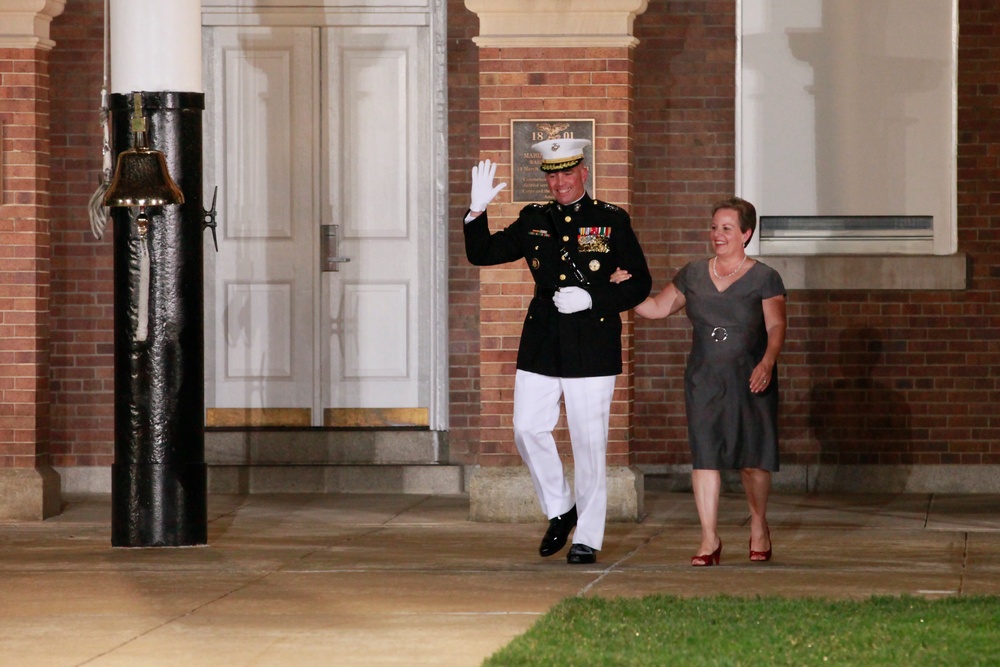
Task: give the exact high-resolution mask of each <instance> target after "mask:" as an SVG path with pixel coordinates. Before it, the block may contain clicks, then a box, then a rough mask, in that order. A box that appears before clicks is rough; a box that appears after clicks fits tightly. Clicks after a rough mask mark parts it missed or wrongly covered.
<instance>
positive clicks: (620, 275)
mask: <svg viewBox="0 0 1000 667" xmlns="http://www.w3.org/2000/svg"><path fill="white" fill-rule="evenodd" d="M631 277H632V274H631V273H629V272H628V271H626V270H625V269H623V268H621V267H618V268H617V269H615V272H614V273H612V274H611V278H610V280H611V282H613V283H615V284H616V285H617V284H618V283H623V282H625V281H626V280H628V279H629V278H631Z"/></svg>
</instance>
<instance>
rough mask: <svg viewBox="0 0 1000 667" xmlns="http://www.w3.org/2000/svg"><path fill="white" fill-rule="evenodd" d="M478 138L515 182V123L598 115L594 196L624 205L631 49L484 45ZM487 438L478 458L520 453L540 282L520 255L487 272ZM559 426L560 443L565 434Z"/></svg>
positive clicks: (512, 207) (620, 436) (506, 219)
mask: <svg viewBox="0 0 1000 667" xmlns="http://www.w3.org/2000/svg"><path fill="white" fill-rule="evenodd" d="M479 68H480V70H479V83H480V91H479V92H480V113H479V121H480V127H479V132H480V138H479V147H480V151H481V153H482V156H483V157H484V158H490V159H492V160H493V161H495V162H497V164H498V169H497V181H498V182H500V181H506V182H508V183H510V182H511V162H510V160H511V156H510V148H511V143H510V141H511V133H510V131H511V125H510V122H511V120H513V119H531V118H537V119H539V120H551V119H560V118H593V119H594V121H595V124H594V137H595V140H594V162H595V169H594V171H595V183H596V185H597V188H598V190H597V191H596V192H595V193H592V194H593V195H594V196H595V197H596V198H599V199H602V200H606V201H610V202H614V203H616V204H619V205H621V206H623V207H625V208H626V209H628V208H630V204H631V185H632V183H631V176H632V151H631V149H632V137H631V122H632V110H631V104H632V103H631V99H632V76H633V73H632V68H633V61H632V52H631V51H630V50H629V49H627V48H575V47H574V48H534V49H530V48H503V49H500V48H484V49H480V51H479ZM511 190H512V189H511V188H509V187H508V188H507V189H506V190H504V191H502V192H501V193H500V194H499V195H498V197H497V198H496V200H494V204H493V205H491V206H490V211H489V214H490V225H491V227H492V228H493V229H494V230H496V229H500V228H502V227H504V226H506V225H507V224H509V223H510V222H511V221H512V220H514V219H515V218H516V217H517V215H518V213H519V211H520V209H521V208H522V207H523V206H524V203H523V202H517V203H514V202H511ZM481 279H482V284H481V299H480V306H481V310H480V316H481V318H482V323H481V331H480V333H481V335H482V338H481V341H480V342H481V350H480V373H481V378H480V382H481V392H480V400H481V409H482V416H481V438H482V439H481V443H480V450H479V462H480V463H482V464H487V465H514V464H517V463H519V462H520V457H519V455H518V454H517V450H516V449H515V447H514V444H513V438H512V436H511V414H512V412H513V388H514V372H515V364H516V359H517V349H518V345H519V342H520V336H521V328H522V324H523V322H524V313H525V312H526V310H527V308H528V304H529V302H530V301H531V299H532V297H533V292H534V281H533V280H532V278H531V273H530V272H529V271H528V269H527V267H526V266H525V263H524V262H523V261H519V262H514V263H512V264H504V265H499V266H495V267H485V268H483V269H482V270H481ZM630 327H631V320H630V316H629V317H626V322H625V335H624V340H625V342H626V349H625V350H623V357H624V363H625V366H624V369H623V377H622V378H620V379H619V382H618V391H617V393H616V396H615V400H614V402H613V404H612V407H611V431H610V433H609V438H608V464H609V465H618V466H620V465H628V464H629V462H630V460H629V456H630V446H629V441H630V439H631V435H632V430H631V416H630V414H631V405H630V401H631V398H632V392H631V391H630V390H629V387H628V385H629V382H628V380H627V379H626V378H629V376H630V374H631V372H632V363H631V362H632V354H631V352H632V349H631V336H630V333H631V328H630ZM564 422H565V420H564V419H563V420H562V421H561V422H560V426H559V429H558V433H557V441H558V442H559V443H560V445H561V447H562V448H563V450H564V452H565V453H568V451H569V436H568V432H567V430H566V428H565V423H564Z"/></svg>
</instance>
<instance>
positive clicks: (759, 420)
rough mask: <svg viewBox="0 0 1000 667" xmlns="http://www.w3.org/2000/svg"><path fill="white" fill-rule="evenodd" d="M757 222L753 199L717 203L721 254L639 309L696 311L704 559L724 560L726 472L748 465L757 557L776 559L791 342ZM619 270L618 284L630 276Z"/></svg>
mask: <svg viewBox="0 0 1000 667" xmlns="http://www.w3.org/2000/svg"><path fill="white" fill-rule="evenodd" d="M756 227H757V211H756V210H755V209H754V206H753V204H751V203H750V202H748V201H745V200H743V199H739V198H737V197H734V198H731V199H726V200H724V201H720V202H718V203H717V204H715V206H714V207H713V208H712V226H711V231H710V232H709V242H710V243H711V247H712V250H713V251H714V256H713V257H710V258H708V259H701V260H696V261H694V262H691V263H690V264H688V265H686V266H685V267H684V268H682V269H681V270H680V271H679V272H678V273H677V275H676V276H675V277H674V279H673V281H671V283H670V284H668V285H667V286H666V287H665V288H664V289H663V291H661V292H660V293H659V294H657V295H656V296H651V297H649V298H647V299H646V300H645V301H644V302H643V303H642V304H640V305H639V306H637V307H636V309H635V312H636V313H637V314H638V315H640V316H642V317H646V318H650V319H657V318H662V317H666V316H668V315H672V314H673V313H676V312H677V311H679V310H680V309H681V308H686V311H687V316H688V318H689V319H690V320H691V324H692V327H693V331H692V343H691V352H690V354H689V355H688V363H687V370H686V371H685V374H684V398H685V407H686V410H687V421H688V436H689V440H690V445H691V456H692V471H691V483H692V487H693V489H694V499H695V505H696V506H697V508H698V518H699V519H700V521H701V546H700V547H699V549H698V553H697V554H696V555H695V556H694V557H693V558H692V559H691V564H692V565H695V566H703V565H718V564H719V559H720V557H721V555H722V540H721V539H720V537H719V533H718V511H719V493H720V491H721V489H722V477H721V474H720V472H719V471H720V470H730V469H738V470H740V473H741V480H742V482H743V489H744V491H745V493H746V497H747V503H748V505H749V507H750V560H752V561H766V560H770V558H771V551H772V550H771V534H770V530H769V528H768V525H767V499H768V495H769V494H770V491H771V473H772V472H776V471H777V470H778V437H777V417H778V386H777V383H778V368H777V362H778V355H779V354H780V352H781V348H782V345H783V344H784V342H785V326H786V324H785V286H784V284H783V283H782V280H781V276H780V275H778V272H777V271H775V270H774V269H772V268H771V267H769V266H767V265H765V264H762V263H761V262H758V261H757V260H754V259H752V258H750V257H748V256H747V254H746V251H745V248H746V245H747V243H749V242H750V238H751V237H752V236H753V233H754V230H755V229H756ZM627 279H628V274H627V273H626V272H616V273H615V274H614V275H613V276H612V280H613V281H616V282H618V281H621V280H627Z"/></svg>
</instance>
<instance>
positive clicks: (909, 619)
mask: <svg viewBox="0 0 1000 667" xmlns="http://www.w3.org/2000/svg"><path fill="white" fill-rule="evenodd" d="M483 665H484V667H518V666H521V665H525V666H527V665H538V666H539V667H541V666H544V667H562V666H564V665H566V666H570V665H572V666H574V667H600V666H602V665H615V666H618V665H628V666H630V667H632V666H634V667H646V666H649V667H654V666H655V667H663V666H667V665H684V666H685V667H688V666H698V665H713V666H732V667H735V666H737V665H747V666H753V667H764V666H768V665H850V666H851V667H861V666H866V665H878V666H879V667H884V666H887V665H888V666H893V667H896V666H900V665H919V666H920V667H924V666H927V665H948V666H949V667H951V666H954V665H1000V598H997V597H960V598H944V599H937V600H930V599H925V598H916V597H872V598H869V599H867V600H822V599H802V598H796V599H790V598H779V597H763V598H737V597H730V596H721V597H712V598H678V597H672V596H663V595H654V596H650V597H645V598H641V599H632V598H614V599H606V598H599V597H592V598H590V597H588V598H569V599H567V600H563V601H562V602H560V603H559V604H558V605H556V606H555V607H553V608H552V610H551V611H549V613H547V614H545V616H543V617H542V618H541V619H539V621H538V622H537V623H536V624H535V625H534V626H532V627H531V629H530V630H528V632H526V633H525V634H523V635H521V636H520V637H517V638H516V639H514V641H512V642H511V643H510V644H508V645H507V646H506V647H504V648H503V649H501V650H500V651H498V652H496V653H495V654H493V655H492V656H491V657H490V658H489V659H488V660H487V661H486V662H485V663H483Z"/></svg>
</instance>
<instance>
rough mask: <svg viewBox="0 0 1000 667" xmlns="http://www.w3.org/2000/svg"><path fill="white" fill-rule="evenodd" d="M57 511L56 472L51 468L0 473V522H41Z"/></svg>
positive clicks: (23, 469) (59, 493) (58, 510)
mask: <svg viewBox="0 0 1000 667" xmlns="http://www.w3.org/2000/svg"><path fill="white" fill-rule="evenodd" d="M61 510H62V496H61V486H60V480H59V473H57V472H56V471H55V470H53V469H52V468H50V467H48V466H45V467H43V468H7V469H4V470H0V521H42V520H44V519H47V518H49V517H50V516H55V515H56V514H59V512H60V511H61Z"/></svg>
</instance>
